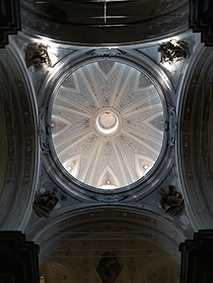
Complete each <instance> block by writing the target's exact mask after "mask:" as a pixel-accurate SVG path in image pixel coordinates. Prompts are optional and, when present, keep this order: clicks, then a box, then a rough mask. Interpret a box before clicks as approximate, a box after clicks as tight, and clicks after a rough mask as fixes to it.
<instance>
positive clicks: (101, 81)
mask: <svg viewBox="0 0 213 283" xmlns="http://www.w3.org/2000/svg"><path fill="white" fill-rule="evenodd" d="M70 76H71V79H70V82H71V84H68V81H69V76H68V77H67V78H66V80H65V82H64V83H62V85H61V86H60V87H59V90H58V94H57V96H56V99H55V102H54V105H53V110H52V117H53V119H52V123H54V127H57V129H58V131H57V134H53V135H52V137H53V143H54V146H55V150H56V154H57V155H58V157H59V160H60V162H61V163H62V165H63V166H64V167H65V169H66V170H67V171H68V172H69V173H70V174H71V175H72V176H74V177H75V178H77V179H79V180H80V181H82V182H84V183H86V184H88V185H91V186H94V187H97V188H102V189H114V188H120V187H124V186H126V185H128V184H131V183H133V182H134V181H136V180H138V179H140V178H141V177H143V176H144V175H145V174H146V173H147V172H148V171H149V170H150V169H151V168H152V167H153V165H154V163H155V161H156V159H157V158H158V155H159V151H160V149H161V145H162V140H163V131H164V128H163V127H160V123H162V117H163V110H162V104H161V99H160V97H159V94H158V92H157V90H156V88H155V86H154V85H153V84H152V82H151V81H150V79H149V78H148V77H147V76H146V75H145V74H144V73H141V72H139V71H137V70H136V69H134V68H132V67H129V66H128V65H125V64H121V63H118V62H115V61H113V60H112V61H111V60H110V59H109V61H108V60H107V61H100V62H97V63H92V64H88V65H86V66H84V67H82V68H80V69H78V70H77V71H75V72H74V73H72V74H71V75H70ZM113 119H114V120H113ZM56 121H58V123H59V122H60V125H61V124H62V122H61V121H63V123H65V124H66V126H65V124H64V127H61V130H60V126H57V123H56ZM113 121H114V122H113ZM74 160H75V161H74ZM71 163H75V166H76V168H78V169H76V170H72V171H70V170H69V169H68V167H69V168H70V167H73V166H71V165H70V164H71ZM77 163H78V164H77Z"/></svg>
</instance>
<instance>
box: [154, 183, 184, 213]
mask: <svg viewBox="0 0 213 283" xmlns="http://www.w3.org/2000/svg"><path fill="white" fill-rule="evenodd" d="M158 192H159V194H160V195H161V198H160V204H161V206H162V208H163V209H164V210H165V212H166V213H168V214H170V215H177V214H180V213H181V212H182V210H183V208H184V206H185V205H184V199H183V196H182V194H180V193H179V192H177V191H176V190H175V187H174V186H172V185H169V191H168V192H165V191H164V189H162V188H160V187H159V188H158Z"/></svg>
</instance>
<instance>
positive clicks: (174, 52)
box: [158, 39, 189, 65]
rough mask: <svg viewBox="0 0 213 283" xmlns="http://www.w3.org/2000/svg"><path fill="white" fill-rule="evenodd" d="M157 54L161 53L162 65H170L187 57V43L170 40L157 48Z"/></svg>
mask: <svg viewBox="0 0 213 283" xmlns="http://www.w3.org/2000/svg"><path fill="white" fill-rule="evenodd" d="M158 52H161V53H162V59H161V63H162V64H164V63H169V64H171V65H172V64H175V63H176V62H178V61H181V60H183V59H186V58H188V57H189V48H188V43H187V42H185V41H183V40H179V41H178V40H175V39H171V40H170V41H167V42H164V43H162V44H161V46H160V47H159V48H158Z"/></svg>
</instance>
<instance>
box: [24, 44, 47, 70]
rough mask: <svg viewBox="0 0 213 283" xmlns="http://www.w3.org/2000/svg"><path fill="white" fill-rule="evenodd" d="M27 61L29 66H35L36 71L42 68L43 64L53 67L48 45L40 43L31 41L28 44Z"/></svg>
mask: <svg viewBox="0 0 213 283" xmlns="http://www.w3.org/2000/svg"><path fill="white" fill-rule="evenodd" d="M25 61H26V64H27V68H29V67H31V66H34V67H35V70H36V71H38V70H40V69H41V68H42V67H43V66H47V67H51V61H50V58H49V55H48V52H47V47H46V46H44V45H42V44H39V43H31V44H29V45H28V47H27V50H26V54H25Z"/></svg>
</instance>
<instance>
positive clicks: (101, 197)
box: [90, 190, 127, 203]
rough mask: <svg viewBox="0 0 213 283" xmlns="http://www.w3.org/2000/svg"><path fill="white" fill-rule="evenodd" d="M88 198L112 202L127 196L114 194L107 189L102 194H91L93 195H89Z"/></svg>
mask: <svg viewBox="0 0 213 283" xmlns="http://www.w3.org/2000/svg"><path fill="white" fill-rule="evenodd" d="M90 198H91V199H94V200H96V201H99V202H105V203H113V202H119V201H121V200H124V199H126V198H127V196H126V195H117V194H114V193H113V192H112V191H110V190H107V191H106V192H105V193H104V194H100V195H93V196H90Z"/></svg>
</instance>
